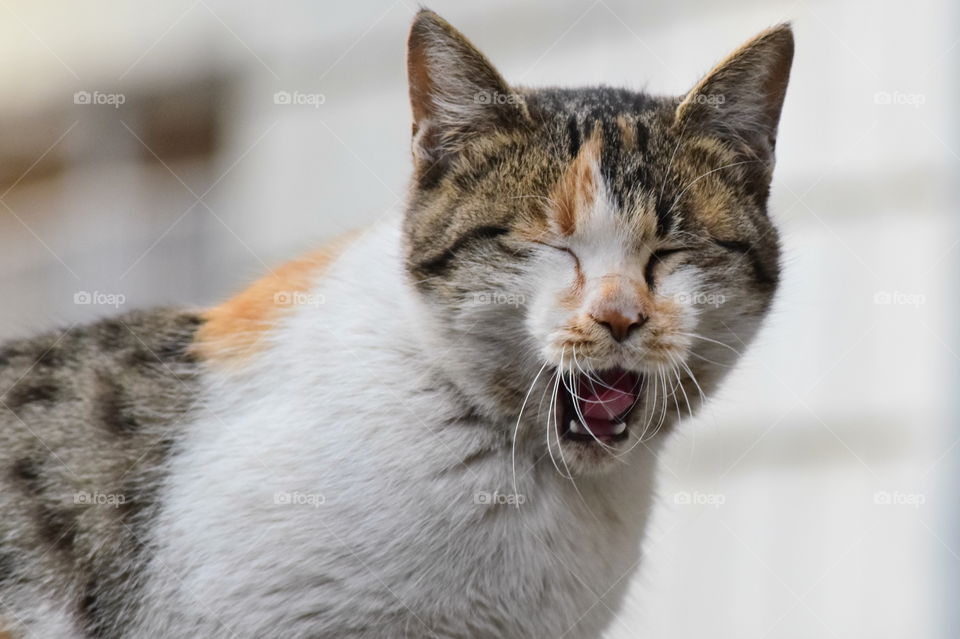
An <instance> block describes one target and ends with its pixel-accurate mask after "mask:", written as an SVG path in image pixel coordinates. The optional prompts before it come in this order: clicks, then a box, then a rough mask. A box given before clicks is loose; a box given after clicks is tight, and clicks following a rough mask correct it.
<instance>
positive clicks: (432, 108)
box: [407, 9, 525, 173]
mask: <svg viewBox="0 0 960 639" xmlns="http://www.w3.org/2000/svg"><path fill="white" fill-rule="evenodd" d="M407 73H408V75H409V80H410V104H411V106H412V107H413V150H414V161H415V164H416V165H417V171H418V173H423V172H436V171H442V170H443V168H444V166H445V165H446V164H447V163H449V161H450V159H451V157H452V156H453V155H454V154H455V153H456V152H457V151H458V150H459V149H460V148H461V147H462V146H463V144H464V143H465V142H467V141H469V140H470V139H471V138H473V137H475V136H477V135H479V134H483V133H489V132H492V131H494V130H496V129H498V128H506V127H510V126H515V125H516V124H517V123H518V122H520V121H521V120H522V119H523V118H524V114H525V107H524V105H523V102H522V97H521V96H520V95H519V94H515V93H513V92H511V89H510V87H509V86H508V85H507V83H506V82H504V80H503V78H502V77H500V74H499V73H498V72H497V70H496V69H495V68H494V67H493V65H492V64H490V62H489V61H488V60H487V59H486V58H485V57H484V55H483V54H482V53H480V51H478V50H477V48H476V47H474V46H473V45H472V44H471V43H470V41H469V40H467V39H466V37H464V36H463V34H461V33H460V32H459V31H457V30H456V29H454V28H453V27H452V26H451V25H450V24H449V23H448V22H447V21H446V20H444V19H443V18H441V17H440V16H438V15H437V14H436V13H434V12H433V11H429V10H427V9H421V10H420V12H419V13H418V14H417V16H416V18H415V19H414V21H413V26H412V27H411V28H410V38H409V40H408V42H407Z"/></svg>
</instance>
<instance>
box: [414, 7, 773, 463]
mask: <svg viewBox="0 0 960 639" xmlns="http://www.w3.org/2000/svg"><path fill="white" fill-rule="evenodd" d="M409 55H410V57H409V66H410V77H411V98H412V101H413V108H414V155H415V165H416V174H415V182H414V185H413V190H412V195H411V200H410V204H409V207H408V212H407V218H406V241H407V249H408V254H407V259H408V269H409V271H410V274H411V277H412V280H413V281H414V283H415V286H416V287H417V289H418V291H419V293H420V294H421V296H422V298H423V299H424V300H425V301H426V303H427V306H428V308H429V309H430V314H431V316H432V317H434V321H433V323H432V326H431V331H432V332H433V333H434V334H435V338H436V339H435V342H434V348H435V349H436V350H437V360H438V362H439V363H440V365H441V366H442V367H443V368H444V370H445V371H446V372H447V373H448V374H449V376H450V378H451V379H453V381H454V383H455V384H456V385H457V386H458V388H459V389H460V390H461V392H463V393H465V394H466V395H467V396H468V397H469V398H470V399H471V401H472V403H473V404H475V405H476V406H478V407H479V408H480V409H481V410H483V411H484V412H486V413H488V414H489V415H491V416H493V417H495V418H496V419H497V420H500V421H502V422H503V423H511V422H514V423H515V424H516V425H515V427H514V429H513V430H515V431H516V432H515V433H510V435H511V436H516V437H517V440H518V442H522V443H523V445H525V446H529V447H531V450H533V452H534V454H536V452H537V450H538V449H540V450H542V451H543V453H544V454H550V455H553V456H554V458H555V460H556V461H557V463H558V465H560V466H561V467H563V466H564V465H565V466H566V468H564V472H568V471H569V472H574V473H584V472H594V471H597V470H600V469H603V468H605V467H607V466H608V465H609V462H611V461H612V460H614V459H615V458H616V457H618V456H621V455H624V454H626V453H627V452H628V451H630V450H632V449H634V448H636V447H637V446H639V445H645V444H646V442H647V441H649V440H650V439H652V438H653V437H654V436H655V435H656V434H657V433H659V432H663V431H664V429H666V428H668V427H669V426H670V425H671V424H672V423H673V422H674V421H675V420H676V419H677V418H678V417H679V416H681V415H686V414H688V413H690V412H693V411H694V410H695V409H696V408H697V407H698V406H699V404H700V403H701V402H702V400H703V398H704V396H705V395H706V394H707V393H709V392H710V391H712V390H713V389H714V388H715V387H716V384H717V383H718V381H719V380H720V379H721V378H722V376H723V375H724V374H725V372H726V371H727V370H728V369H729V367H730V366H731V365H732V364H733V362H734V361H735V360H736V358H737V353H739V352H740V351H742V349H743V348H745V346H746V344H747V343H748V342H749V341H750V339H751V338H752V336H753V334H754V332H755V330H756V328H757V326H758V324H759V321H760V320H761V319H762V317H763V315H764V314H765V313H766V311H767V309H768V308H769V306H770V302H771V298H772V296H773V294H774V292H775V290H776V286H777V281H778V275H779V248H778V240H777V234H776V231H775V229H774V228H773V226H772V225H771V223H770V221H769V219H768V217H767V213H766V199H767V192H768V188H769V181H770V173H771V171H772V166H773V143H774V139H775V132H776V126H777V121H778V119H779V113H780V106H781V104H782V99H783V95H784V91H785V88H786V82H787V76H788V73H789V67H790V59H791V56H792V36H791V34H790V31H789V29H788V28H786V27H781V28H779V29H775V30H772V31H769V32H766V33H765V34H762V35H761V36H759V37H758V38H757V39H755V40H754V41H752V42H751V43H749V44H748V45H746V46H745V47H743V48H741V49H740V50H739V51H738V52H736V53H735V54H734V55H733V56H731V57H730V58H729V59H728V60H727V61H726V62H725V63H723V64H721V65H720V66H718V67H717V68H716V69H715V70H714V71H713V72H711V73H710V74H709V75H708V76H707V77H706V78H705V79H704V80H703V81H701V82H700V83H699V84H698V85H697V87H695V89H694V90H693V91H691V92H690V93H689V94H688V95H687V96H686V97H685V98H683V99H682V100H670V99H660V98H651V97H649V96H646V95H643V94H637V93H633V92H630V91H624V90H616V89H609V88H596V89H583V90H561V89H547V90H531V89H518V88H510V87H508V86H507V85H506V83H505V82H504V81H503V80H502V78H500V76H499V74H497V72H496V71H495V70H494V69H493V68H492V67H491V66H490V65H489V63H488V62H487V61H486V60H485V59H484V58H483V57H482V56H481V55H480V54H479V53H478V52H477V51H476V50H475V49H474V48H473V47H472V46H471V45H470V44H469V43H468V42H467V41H466V40H465V39H464V38H463V36H461V35H460V34H459V33H458V32H456V31H455V30H453V29H452V27H450V26H449V25H448V24H446V23H445V22H443V21H442V20H441V19H440V18H439V17H437V16H436V15H435V14H432V13H430V12H422V13H421V14H420V15H419V16H418V18H417V21H416V22H415V24H414V27H413V31H412V34H411V41H410V54H409ZM521 410H523V415H522V416H521Z"/></svg>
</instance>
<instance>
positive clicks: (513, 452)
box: [510, 362, 548, 508]
mask: <svg viewBox="0 0 960 639" xmlns="http://www.w3.org/2000/svg"><path fill="white" fill-rule="evenodd" d="M547 364H548V362H544V363H543V366H541V367H540V370H539V371H537V376H536V377H534V378H533V382H532V383H531V384H530V389H529V390H527V395H526V397H524V398H523V403H522V404H521V405H520V413H519V414H518V415H517V425H516V426H515V427H514V429H513V443H512V444H511V446H510V465H511V466H512V468H513V494H514V495H517V494H519V491H518V490H517V434H518V433H519V432H520V420H521V419H522V418H523V409H524V408H526V407H527V400H528V399H530V393H532V392H533V389H534V387H535V386H536V385H537V380H538V379H540V375H542V374H543V371H544V369H546V368H547ZM519 506H520V504H519V503H518V504H517V507H518V508H519Z"/></svg>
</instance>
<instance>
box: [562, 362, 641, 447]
mask: <svg viewBox="0 0 960 639" xmlns="http://www.w3.org/2000/svg"><path fill="white" fill-rule="evenodd" d="M598 377H599V378H600V381H596V380H594V381H590V380H588V379H584V380H583V381H582V383H581V384H579V385H578V388H577V395H578V398H577V400H576V401H577V407H578V408H579V412H580V414H581V415H583V418H584V420H585V421H586V426H587V428H589V429H590V432H591V433H593V434H594V435H596V436H597V437H604V436H610V435H613V434H615V433H616V425H617V423H618V421H619V420H617V418H618V417H620V416H622V415H623V414H624V413H626V412H627V411H628V410H630V408H631V407H632V406H633V405H634V403H635V402H636V401H637V392H638V390H639V387H640V380H639V378H638V377H637V376H636V375H634V374H633V373H628V372H626V371H621V370H613V371H606V372H604V373H600V374H599V375H598Z"/></svg>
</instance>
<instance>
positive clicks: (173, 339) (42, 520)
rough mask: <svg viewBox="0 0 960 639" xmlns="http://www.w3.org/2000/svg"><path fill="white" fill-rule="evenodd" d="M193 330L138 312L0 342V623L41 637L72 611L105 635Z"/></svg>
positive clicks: (193, 324) (182, 381)
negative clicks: (12, 621) (0, 606)
mask: <svg viewBox="0 0 960 639" xmlns="http://www.w3.org/2000/svg"><path fill="white" fill-rule="evenodd" d="M201 323H202V320H201V319H200V317H199V316H197V315H195V314H192V313H188V312H183V311H176V310H169V309H162V310H154V311H138V312H133V313H129V314H125V315H121V316H118V317H114V318H110V319H105V320H101V321H98V322H94V323H91V324H87V325H83V326H74V327H71V328H69V329H66V330H63V331H53V332H50V333H46V334H43V335H40V336H38V337H32V338H28V339H20V340H14V341H9V342H6V343H4V344H2V345H0V513H2V516H0V599H2V600H3V602H4V604H5V606H4V608H5V613H0V617H3V616H4V614H7V615H10V614H12V613H11V610H12V611H14V612H15V613H16V615H17V619H18V620H19V622H20V623H24V624H26V625H28V626H29V627H36V624H38V623H42V624H46V626H43V625H41V626H40V627H46V628H48V629H49V630H50V632H67V630H66V629H67V628H68V627H69V626H67V625H58V624H61V623H63V624H66V619H67V618H68V617H72V618H76V619H79V620H81V624H82V625H83V627H84V630H85V631H86V632H87V633H88V634H92V635H93V634H95V635H96V636H113V635H110V634H107V633H106V626H107V624H108V623H114V624H115V622H116V621H117V620H118V619H122V618H123V616H124V614H125V613H124V612H123V611H124V610H129V609H130V608H129V601H130V598H132V597H134V596H135V594H136V590H137V587H138V581H139V577H138V574H137V570H138V566H139V565H140V561H141V560H142V559H143V558H144V556H145V555H146V554H147V552H148V548H147V547H146V546H147V542H146V535H145V534H144V531H145V530H146V528H147V526H148V525H149V520H150V519H151V518H152V517H153V515H154V511H155V508H156V503H157V502H156V498H155V493H156V491H157V489H158V486H160V485H161V484H162V480H163V475H164V472H165V467H166V461H167V460H168V458H169V456H170V455H171V454H172V451H173V449H174V448H175V446H176V445H177V442H178V440H179V436H180V433H181V431H182V428H183V426H182V425H183V424H184V423H185V422H186V421H187V418H188V416H189V415H190V414H191V412H193V411H194V410H196V404H197V399H198V398H199V383H200V375H199V363H198V362H197V360H196V359H195V357H194V356H193V355H192V348H191V346H192V344H193V341H194V335H195V333H196V331H197V329H198V328H199V326H200V325H201ZM51 585H54V586H53V587H52V588H51ZM51 593H56V595H55V596H53V598H52V599H51ZM34 615H36V616H37V617H41V616H45V617H46V619H47V620H46V621H42V620H40V619H31V618H30V617H32V616H34ZM25 616H26V617H25ZM58 619H60V620H61V621H58ZM108 620H112V622H111V621H108ZM114 627H115V626H114ZM2 629H3V628H2V625H0V630H2ZM49 636H55V635H54V634H50V635H49ZM56 636H70V635H69V634H64V635H56Z"/></svg>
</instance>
